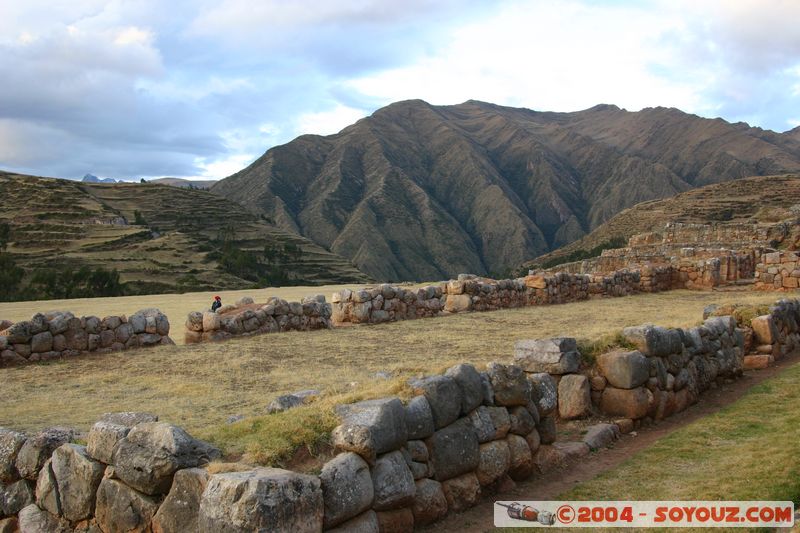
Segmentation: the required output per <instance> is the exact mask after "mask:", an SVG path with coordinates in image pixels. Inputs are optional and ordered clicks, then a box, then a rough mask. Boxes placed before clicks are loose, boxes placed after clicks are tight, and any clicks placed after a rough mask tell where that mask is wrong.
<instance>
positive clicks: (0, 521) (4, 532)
mask: <svg viewBox="0 0 800 533" xmlns="http://www.w3.org/2000/svg"><path fill="white" fill-rule="evenodd" d="M17 531H19V522H18V521H17V517H16V516H11V517H8V518H0V533H17Z"/></svg>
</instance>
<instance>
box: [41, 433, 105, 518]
mask: <svg viewBox="0 0 800 533" xmlns="http://www.w3.org/2000/svg"><path fill="white" fill-rule="evenodd" d="M104 471H105V466H104V465H103V464H102V463H100V462H98V461H95V460H94V459H92V458H91V457H89V455H88V454H87V453H86V448H85V447H83V446H79V445H77V444H63V445H61V446H60V447H58V448H57V449H56V450H55V451H54V452H53V456H52V457H51V458H50V461H49V462H48V463H47V466H46V467H45V468H43V469H42V471H41V472H40V473H39V479H38V482H37V485H36V490H37V503H39V506H40V507H42V508H44V509H46V510H47V511H49V512H50V513H51V514H54V515H58V516H62V517H64V518H66V519H67V520H69V521H70V522H78V521H80V520H84V519H86V518H90V517H91V516H92V515H93V514H94V509H95V494H96V492H97V488H98V486H99V485H100V480H101V479H102V478H103V472H104ZM48 494H49V495H50V496H51V497H45V496H46V495H48Z"/></svg>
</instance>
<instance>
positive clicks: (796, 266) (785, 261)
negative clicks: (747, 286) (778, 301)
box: [755, 252, 800, 291]
mask: <svg viewBox="0 0 800 533" xmlns="http://www.w3.org/2000/svg"><path fill="white" fill-rule="evenodd" d="M755 271H756V272H755V278H756V284H755V288H756V289H758V290H766V291H790V290H795V289H797V288H798V287H800V258H798V255H797V253H796V252H771V253H766V254H764V255H763V256H762V257H761V261H760V262H759V263H758V264H756V267H755Z"/></svg>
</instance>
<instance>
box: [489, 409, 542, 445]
mask: <svg viewBox="0 0 800 533" xmlns="http://www.w3.org/2000/svg"><path fill="white" fill-rule="evenodd" d="M508 416H509V419H510V420H511V428H510V429H509V431H510V432H511V433H513V434H515V435H521V436H523V437H524V436H525V435H527V434H528V433H530V432H531V431H533V430H534V428H536V422H535V421H534V420H533V417H532V416H531V414H530V412H528V409H527V408H526V407H522V406H521V405H517V406H515V407H511V408H509V409H508ZM496 438H497V437H496Z"/></svg>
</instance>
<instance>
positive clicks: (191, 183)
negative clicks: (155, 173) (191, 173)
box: [147, 178, 216, 189]
mask: <svg viewBox="0 0 800 533" xmlns="http://www.w3.org/2000/svg"><path fill="white" fill-rule="evenodd" d="M147 183H155V184H158V185H171V186H173V187H186V188H195V189H210V188H211V186H212V185H214V184H215V183H216V181H215V180H187V179H183V178H156V179H154V180H149V181H148V182H147Z"/></svg>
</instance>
